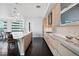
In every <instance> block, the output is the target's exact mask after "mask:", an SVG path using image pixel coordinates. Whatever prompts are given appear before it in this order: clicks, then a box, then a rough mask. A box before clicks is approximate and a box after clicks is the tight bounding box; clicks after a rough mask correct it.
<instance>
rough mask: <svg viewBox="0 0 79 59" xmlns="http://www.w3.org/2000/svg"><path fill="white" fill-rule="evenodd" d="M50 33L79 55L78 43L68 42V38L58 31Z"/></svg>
mask: <svg viewBox="0 0 79 59" xmlns="http://www.w3.org/2000/svg"><path fill="white" fill-rule="evenodd" d="M49 35H50V36H51V37H53V38H55V39H56V40H58V41H59V42H60V43H61V44H62V45H64V46H65V47H66V48H68V49H69V50H71V51H72V52H73V53H75V54H76V55H79V46H78V44H73V43H72V42H67V41H66V40H67V38H66V37H65V36H64V35H61V34H58V33H49Z"/></svg>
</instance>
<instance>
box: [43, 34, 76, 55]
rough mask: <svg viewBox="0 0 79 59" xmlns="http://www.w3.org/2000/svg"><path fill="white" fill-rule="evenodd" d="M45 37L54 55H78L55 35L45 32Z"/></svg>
mask: <svg viewBox="0 0 79 59" xmlns="http://www.w3.org/2000/svg"><path fill="white" fill-rule="evenodd" d="M44 39H45V41H46V43H47V45H48V47H49V49H50V50H51V52H52V54H53V55H54V56H76V55H75V54H74V53H73V52H71V51H70V50H69V49H67V48H66V47H64V46H63V45H62V44H61V43H60V42H59V41H57V40H56V39H54V38H53V37H51V36H49V35H47V34H45V35H44Z"/></svg>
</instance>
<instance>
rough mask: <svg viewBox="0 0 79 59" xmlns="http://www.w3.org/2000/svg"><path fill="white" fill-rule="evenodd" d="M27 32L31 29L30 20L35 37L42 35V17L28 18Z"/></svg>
mask: <svg viewBox="0 0 79 59" xmlns="http://www.w3.org/2000/svg"><path fill="white" fill-rule="evenodd" d="M26 22H27V24H26V26H27V32H28V31H29V22H30V27H31V31H32V32H33V37H42V35H43V32H42V19H41V18H35V19H32V18H31V19H27V21H26Z"/></svg>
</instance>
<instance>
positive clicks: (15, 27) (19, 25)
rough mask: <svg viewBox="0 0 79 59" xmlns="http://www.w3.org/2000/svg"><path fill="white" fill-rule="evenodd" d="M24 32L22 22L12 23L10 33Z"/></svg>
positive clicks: (15, 21)
mask: <svg viewBox="0 0 79 59" xmlns="http://www.w3.org/2000/svg"><path fill="white" fill-rule="evenodd" d="M23 31H24V22H23V21H22V20H14V21H12V32H23Z"/></svg>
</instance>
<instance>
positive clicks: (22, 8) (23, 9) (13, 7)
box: [7, 3, 50, 18]
mask: <svg viewBox="0 0 79 59" xmlns="http://www.w3.org/2000/svg"><path fill="white" fill-rule="evenodd" d="M36 6H38V7H39V6H40V8H37V7H36ZM49 6H50V4H49V3H8V4H7V9H8V11H9V12H8V13H9V16H12V17H13V16H15V15H22V16H24V17H26V18H43V17H44V16H45V15H46V13H47V10H48V8H49Z"/></svg>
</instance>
